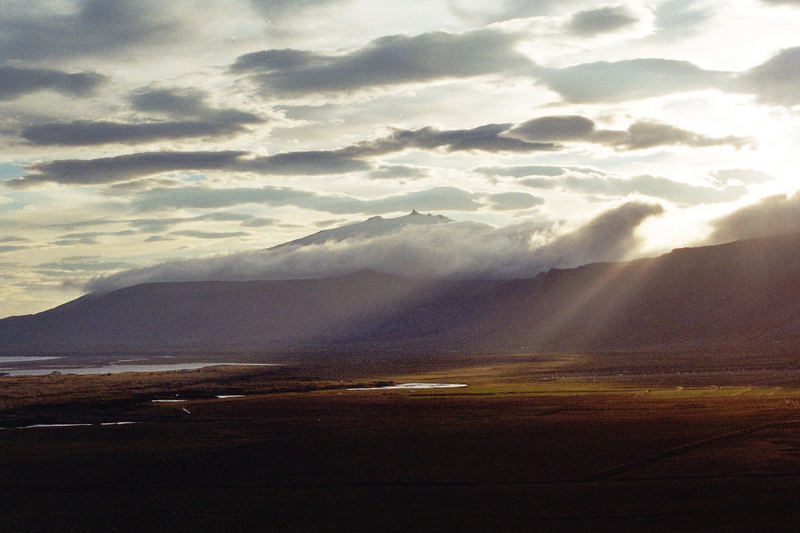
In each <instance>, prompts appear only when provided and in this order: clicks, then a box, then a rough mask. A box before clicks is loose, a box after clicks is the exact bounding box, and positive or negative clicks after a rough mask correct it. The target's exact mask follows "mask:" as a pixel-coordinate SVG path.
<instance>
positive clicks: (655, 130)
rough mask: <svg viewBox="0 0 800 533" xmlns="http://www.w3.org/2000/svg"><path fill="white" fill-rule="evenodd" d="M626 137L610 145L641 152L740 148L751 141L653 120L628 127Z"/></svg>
mask: <svg viewBox="0 0 800 533" xmlns="http://www.w3.org/2000/svg"><path fill="white" fill-rule="evenodd" d="M626 133H627V136H625V137H622V138H620V139H619V140H614V141H612V145H613V146H614V147H616V148H618V149H621V150H641V149H644V148H652V147H654V146H664V145H683V146H691V147H693V148H701V147H706V146H720V145H726V144H728V145H731V146H734V147H736V148H741V147H743V146H745V145H747V144H752V142H753V141H751V140H749V139H746V138H744V137H735V136H733V135H729V136H727V137H708V136H706V135H702V134H700V133H695V132H693V131H689V130H684V129H681V128H676V127H675V126H671V125H669V124H664V123H662V122H656V121H653V120H640V121H638V122H634V123H633V124H631V125H630V126H629V127H628V130H627V132H626Z"/></svg>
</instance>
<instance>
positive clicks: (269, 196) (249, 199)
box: [132, 186, 483, 214]
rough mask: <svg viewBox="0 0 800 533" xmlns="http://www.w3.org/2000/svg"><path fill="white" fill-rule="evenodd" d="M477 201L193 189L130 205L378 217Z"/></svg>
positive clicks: (435, 192) (466, 196)
mask: <svg viewBox="0 0 800 533" xmlns="http://www.w3.org/2000/svg"><path fill="white" fill-rule="evenodd" d="M478 198H479V196H477V195H475V194H473V193H470V192H467V191H464V190H462V189H458V188H455V187H437V188H433V189H428V190H422V191H416V192H410V193H404V194H398V195H394V196H388V197H384V198H378V199H375V200H361V199H359V198H355V197H353V196H345V195H325V194H319V193H315V192H310V191H304V190H300V189H291V188H286V187H270V186H265V187H260V188H255V187H252V188H250V187H243V188H230V189H213V188H209V187H201V186H196V187H177V188H169V189H152V190H149V191H144V192H141V193H139V194H138V195H136V196H135V197H134V199H133V202H132V204H133V206H134V207H135V208H137V209H139V210H140V211H151V210H159V209H180V208H189V207H191V208H199V209H212V208H220V207H230V206H234V205H243V204H262V205H269V206H296V207H301V208H304V209H312V210H315V211H324V212H328V213H334V214H355V213H365V214H377V213H386V212H392V211H410V210H412V209H420V210H425V211H439V210H444V211H474V210H476V209H478V208H480V207H482V206H483V204H482V203H481V202H480V201H479V200H478Z"/></svg>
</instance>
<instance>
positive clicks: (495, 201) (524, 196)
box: [488, 192, 544, 211]
mask: <svg viewBox="0 0 800 533" xmlns="http://www.w3.org/2000/svg"><path fill="white" fill-rule="evenodd" d="M488 200H489V203H490V204H491V206H492V208H493V209H496V210H498V211H511V210H517V209H529V208H531V207H535V206H537V205H542V204H543V203H544V200H543V199H542V198H539V197H537V196H532V195H530V194H528V193H525V192H502V193H497V194H491V195H489V196H488Z"/></svg>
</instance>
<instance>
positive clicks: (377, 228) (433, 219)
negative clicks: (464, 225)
mask: <svg viewBox="0 0 800 533" xmlns="http://www.w3.org/2000/svg"><path fill="white" fill-rule="evenodd" d="M448 222H452V220H450V219H449V218H447V217H446V216H443V215H431V214H427V215H423V214H420V213H418V212H417V211H416V210H413V211H411V213H409V214H408V215H405V216H401V217H395V218H383V217H381V216H375V217H370V218H368V219H367V220H365V221H364V222H356V223H354V224H348V225H346V226H340V227H338V228H333V229H328V230H322V231H318V232H317V233H314V234H311V235H308V236H306V237H303V238H300V239H295V240H293V241H289V242H285V243H283V244H279V245H277V246H273V247H272V249H273V250H274V249H277V248H284V247H287V246H307V245H310V244H324V243H327V242H341V241H345V240H347V239H356V238H361V239H364V238H370V237H378V236H380V235H385V234H387V233H391V232H394V231H397V230H399V229H400V228H403V227H404V226H409V225H414V226H421V225H430V224H447V223H448Z"/></svg>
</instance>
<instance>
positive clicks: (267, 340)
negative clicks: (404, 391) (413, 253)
mask: <svg viewBox="0 0 800 533" xmlns="http://www.w3.org/2000/svg"><path fill="white" fill-rule="evenodd" d="M798 311H800V235H787V236H779V237H771V238H765V239H756V240H749V241H739V242H734V243H729V244H724V245H719V246H709V247H702V248H686V249H678V250H674V251H673V252H670V253H669V254H666V255H663V256H661V257H656V258H648V259H640V260H636V261H630V262H621V263H596V264H590V265H585V266H582V267H579V268H574V269H564V270H558V269H553V270H550V271H548V272H546V273H542V274H540V275H539V276H537V277H536V278H534V279H520V280H510V281H482V280H474V281H444V280H418V279H408V278H403V277H399V276H394V275H388V274H382V273H378V272H374V271H360V272H356V273H354V274H351V275H347V276H340V277H334V278H325V279H317V280H290V281H252V282H185V283H154V284H144V285H138V286H134V287H130V288H127V289H122V290H118V291H114V292H111V293H108V294H104V295H87V296H85V297H83V298H79V299H78V300H75V301H73V302H70V303H68V304H65V305H63V306H60V307H57V308H54V309H52V310H50V311H46V312H44V313H39V314H37V315H31V316H26V317H12V318H9V319H5V320H0V353H6V354H11V353H14V354H32V353H45V352H47V353H49V352H81V353H90V352H97V351H102V350H119V351H131V350H142V351H150V352H154V351H162V350H178V349H207V350H213V349H258V350H281V349H288V348H296V349H325V348H328V347H332V346H336V345H338V346H351V347H352V346H360V347H362V348H374V349H376V348H388V349H406V348H415V349H420V348H421V349H429V350H439V349H453V348H462V349H463V348H469V349H481V350H497V349H519V347H520V346H525V347H528V348H529V349H538V350H579V349H628V350H634V349H643V348H648V347H651V348H652V347H660V348H663V347H687V348H688V347H698V346H712V345H713V346H729V345H735V344H740V343H770V344H771V343H791V344H794V343H795V342H796V341H797V339H798V338H800V313H799V312H798Z"/></svg>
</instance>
